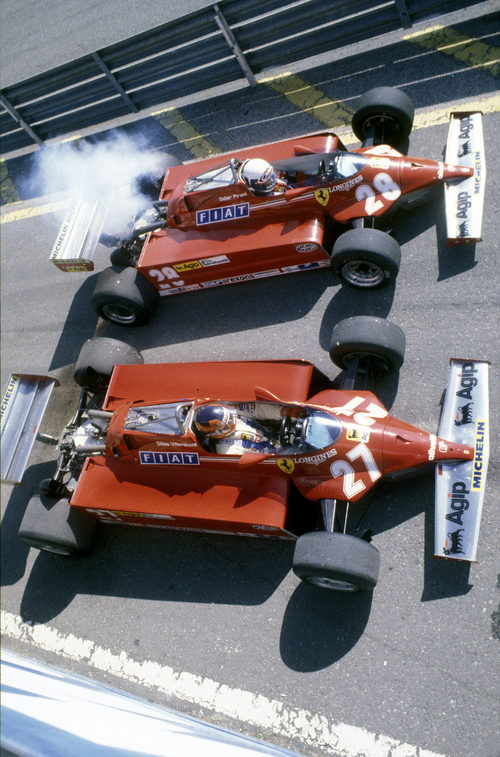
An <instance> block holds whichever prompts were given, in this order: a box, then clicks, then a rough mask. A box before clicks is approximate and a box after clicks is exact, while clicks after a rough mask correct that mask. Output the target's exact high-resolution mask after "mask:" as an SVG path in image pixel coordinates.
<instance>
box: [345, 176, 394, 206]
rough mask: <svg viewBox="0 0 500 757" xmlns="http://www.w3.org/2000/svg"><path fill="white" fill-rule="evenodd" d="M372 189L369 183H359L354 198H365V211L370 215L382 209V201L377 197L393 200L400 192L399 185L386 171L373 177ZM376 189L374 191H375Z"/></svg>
mask: <svg viewBox="0 0 500 757" xmlns="http://www.w3.org/2000/svg"><path fill="white" fill-rule="evenodd" d="M373 187H375V189H373V188H372V187H371V186H370V185H369V184H360V185H359V187H357V189H356V193H355V194H356V200H358V201H361V200H366V202H365V211H366V213H367V215H369V216H371V215H373V214H374V213H377V212H378V211H379V210H382V208H383V207H384V204H385V203H384V202H383V201H382V200H381V199H379V198H380V197H383V198H384V200H388V201H389V202H394V201H395V200H397V199H398V197H399V196H400V194H401V187H399V186H398V184H396V182H395V181H394V179H392V178H391V177H390V176H389V174H388V173H383V172H382V173H378V174H376V175H375V176H374V177H373ZM375 190H376V191H375Z"/></svg>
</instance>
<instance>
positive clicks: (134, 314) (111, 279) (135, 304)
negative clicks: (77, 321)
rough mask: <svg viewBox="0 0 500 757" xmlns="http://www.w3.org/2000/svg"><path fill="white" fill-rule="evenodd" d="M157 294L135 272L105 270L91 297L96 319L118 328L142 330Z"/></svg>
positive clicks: (146, 281) (152, 286) (151, 286)
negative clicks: (140, 328) (130, 327)
mask: <svg viewBox="0 0 500 757" xmlns="http://www.w3.org/2000/svg"><path fill="white" fill-rule="evenodd" d="M157 299H158V292H157V290H156V288H155V286H154V285H153V284H152V283H151V282H150V281H148V280H147V279H146V278H145V276H143V275H142V274H141V273H139V271H138V270H137V269H136V268H123V269H122V270H117V269H116V268H105V269H104V271H102V272H101V273H100V274H99V277H98V279H97V283H96V286H95V289H94V293H93V295H92V307H93V308H94V310H95V312H96V313H97V315H99V316H100V317H101V318H104V319H105V320H107V321H110V322H111V323H114V324H116V325H117V326H142V325H144V324H145V323H147V322H148V321H149V319H150V318H151V316H152V314H153V311H154V308H155V305H156V301H157Z"/></svg>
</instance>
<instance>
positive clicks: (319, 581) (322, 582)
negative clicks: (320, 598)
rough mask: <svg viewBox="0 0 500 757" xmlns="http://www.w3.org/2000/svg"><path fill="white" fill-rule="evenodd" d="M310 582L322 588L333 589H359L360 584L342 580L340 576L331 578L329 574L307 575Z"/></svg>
mask: <svg viewBox="0 0 500 757" xmlns="http://www.w3.org/2000/svg"><path fill="white" fill-rule="evenodd" d="M307 580H308V581H309V583H311V584H313V586H318V587H319V588H320V589H331V590H333V591H348V592H354V591H359V586H356V584H353V583H351V582H350V581H341V580H340V579H339V578H329V577H328V576H307Z"/></svg>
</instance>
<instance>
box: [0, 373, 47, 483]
mask: <svg viewBox="0 0 500 757" xmlns="http://www.w3.org/2000/svg"><path fill="white" fill-rule="evenodd" d="M58 385H59V382H58V380H57V379H55V378H53V377H51V376H34V375H31V374H26V373H17V374H12V375H11V376H10V378H9V381H8V384H7V388H6V390H5V392H4V395H3V398H2V404H1V406H0V430H1V445H2V447H1V449H2V460H1V480H2V481H3V482H5V483H9V484H20V483H21V479H22V477H23V473H24V471H25V469H26V465H27V463H28V458H29V456H30V452H31V449H32V447H33V444H34V442H35V439H36V438H37V435H38V429H39V426H40V422H41V420H42V417H43V414H44V412H45V408H46V407H47V403H48V401H49V399H50V395H51V394H52V390H53V388H54V386H58Z"/></svg>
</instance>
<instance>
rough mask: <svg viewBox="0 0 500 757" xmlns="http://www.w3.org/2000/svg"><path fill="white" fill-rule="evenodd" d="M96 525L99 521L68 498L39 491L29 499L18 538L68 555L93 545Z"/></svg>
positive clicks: (38, 547)
mask: <svg viewBox="0 0 500 757" xmlns="http://www.w3.org/2000/svg"><path fill="white" fill-rule="evenodd" d="M95 527H96V521H95V520H94V519H93V518H91V516H90V515H88V514H87V513H85V512H83V511H81V510H77V509H76V508H73V507H71V505H70V504H69V503H68V500H67V499H54V498H53V497H49V496H47V495H45V494H40V495H39V496H34V497H32V498H31V499H30V501H29V502H28V506H27V508H26V512H25V514H24V517H23V520H22V522H21V526H20V528H19V538H20V539H22V540H23V541H24V542H25V543H26V544H29V546H30V547H34V548H35V549H40V550H42V551H43V552H52V553H53V554H57V555H64V556H66V557H69V556H71V555H76V554H78V553H79V552H83V551H85V550H88V549H89V548H90V546H91V544H92V538H93V536H94V531H95Z"/></svg>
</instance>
